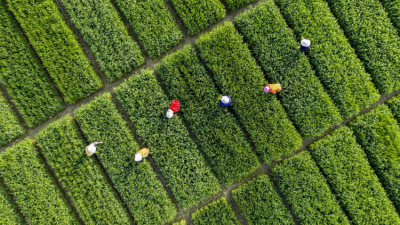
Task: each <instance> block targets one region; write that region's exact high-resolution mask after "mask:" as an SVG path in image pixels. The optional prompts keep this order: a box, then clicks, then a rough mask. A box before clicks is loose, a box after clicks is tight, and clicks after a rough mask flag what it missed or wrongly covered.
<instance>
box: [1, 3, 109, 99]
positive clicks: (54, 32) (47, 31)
mask: <svg viewBox="0 0 400 225" xmlns="http://www.w3.org/2000/svg"><path fill="white" fill-rule="evenodd" d="M7 2H8V6H9V8H10V10H11V11H12V12H13V13H14V15H15V16H16V18H17V20H18V21H19V23H20V24H21V27H22V28H23V29H24V31H25V33H26V35H27V36H28V38H29V40H30V42H31V44H32V45H33V47H34V48H35V49H36V51H37V53H38V54H39V57H40V58H41V59H42V62H43V64H44V66H45V67H46V68H47V69H48V71H49V73H50V75H51V76H52V77H53V79H54V81H55V83H56V84H57V86H58V88H59V89H60V91H61V93H62V94H63V95H64V99H65V101H67V102H69V103H74V102H75V101H76V100H78V99H81V98H84V97H86V96H87V94H88V93H93V92H95V91H96V90H97V89H99V88H100V87H101V85H102V84H101V81H100V79H99V78H98V77H97V76H96V74H95V73H94V70H93V68H92V67H91V66H90V63H89V60H88V59H87V58H86V56H85V54H84V53H83V51H82V48H81V47H80V46H79V43H78V41H77V39H76V37H75V36H74V34H73V33H72V30H71V29H70V28H69V27H68V25H67V24H66V23H65V21H64V20H63V18H62V15H61V14H60V12H59V11H58V8H57V5H56V4H55V3H54V2H53V1H52V0H39V1H26V0H8V1H7Z"/></svg>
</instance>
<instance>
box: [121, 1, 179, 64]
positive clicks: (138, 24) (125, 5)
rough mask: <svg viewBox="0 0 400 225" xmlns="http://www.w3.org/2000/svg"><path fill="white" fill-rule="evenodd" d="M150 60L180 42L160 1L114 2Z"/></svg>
mask: <svg viewBox="0 0 400 225" xmlns="http://www.w3.org/2000/svg"><path fill="white" fill-rule="evenodd" d="M115 1H116V2H117V5H118V7H119V8H120V9H121V10H122V12H123V13H124V15H125V16H126V18H127V19H128V20H129V22H130V24H131V25H132V27H133V30H134V31H135V32H136V34H137V35H138V37H139V39H140V41H141V42H142V44H143V47H144V48H145V49H146V51H147V52H148V53H149V55H150V57H151V58H156V57H157V56H160V55H161V54H162V53H164V52H166V51H168V50H169V49H171V48H172V47H174V46H175V45H177V44H178V43H179V42H180V41H181V40H182V32H181V31H180V30H179V28H178V26H177V25H176V24H175V22H174V20H173V19H172V17H171V15H170V14H169V12H168V10H167V8H165V5H164V3H163V1H162V0H115Z"/></svg>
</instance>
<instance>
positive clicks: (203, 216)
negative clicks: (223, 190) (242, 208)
mask: <svg viewBox="0 0 400 225" xmlns="http://www.w3.org/2000/svg"><path fill="white" fill-rule="evenodd" d="M192 218H193V222H194V224H195V225H207V224H213V225H239V224H240V222H239V221H238V219H237V218H236V216H235V213H234V212H233V211H232V209H231V207H230V206H229V203H228V202H227V201H226V199H225V198H224V197H222V198H221V199H219V200H217V201H216V202H213V203H211V204H209V205H207V206H205V207H204V208H202V209H200V210H198V211H197V212H196V213H194V214H192Z"/></svg>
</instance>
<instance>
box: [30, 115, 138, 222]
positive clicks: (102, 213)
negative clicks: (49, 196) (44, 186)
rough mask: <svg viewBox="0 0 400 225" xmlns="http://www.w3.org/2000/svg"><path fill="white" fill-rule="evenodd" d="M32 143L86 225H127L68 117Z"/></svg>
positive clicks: (53, 125) (119, 206)
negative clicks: (44, 158) (36, 144)
mask: <svg viewBox="0 0 400 225" xmlns="http://www.w3.org/2000/svg"><path fill="white" fill-rule="evenodd" d="M36 139H37V143H38V146H40V148H41V149H42V151H43V155H44V156H45V157H46V158H47V161H48V162H49V164H50V165H51V167H52V168H53V169H54V170H55V174H56V175H57V177H58V178H59V180H60V182H61V184H62V185H63V186H64V187H65V189H66V190H67V192H68V194H69V195H70V196H71V199H72V201H73V202H74V205H75V207H76V209H77V211H78V212H79V214H80V216H81V218H82V220H83V221H84V222H85V223H86V224H100V223H103V224H130V221H129V217H128V215H127V213H126V212H125V210H124V208H123V207H122V205H121V203H120V202H119V201H118V199H117V197H116V196H115V194H114V192H113V190H112V188H111V186H110V185H109V184H108V183H107V180H106V178H105V176H104V174H103V173H102V171H101V168H100V166H99V165H98V164H97V163H96V162H95V160H94V158H93V157H88V156H87V155H86V153H85V151H84V149H85V146H86V144H85V143H84V141H83V139H82V137H80V133H79V131H78V128H77V126H76V125H75V122H74V120H73V118H72V117H70V116H65V117H63V118H62V119H60V120H57V121H55V122H53V123H51V124H50V125H49V126H47V127H46V128H45V129H43V130H42V131H40V132H39V133H38V134H37V135H36Z"/></svg>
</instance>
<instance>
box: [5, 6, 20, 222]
mask: <svg viewBox="0 0 400 225" xmlns="http://www.w3.org/2000/svg"><path fill="white" fill-rule="evenodd" d="M0 4H1V3H0ZM0 224H8V225H14V224H15V225H17V224H22V219H21V217H20V216H19V215H18V213H17V210H15V208H14V206H13V205H12V203H11V199H10V198H9V197H8V195H7V193H6V191H5V190H4V189H3V187H2V186H1V185H0Z"/></svg>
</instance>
